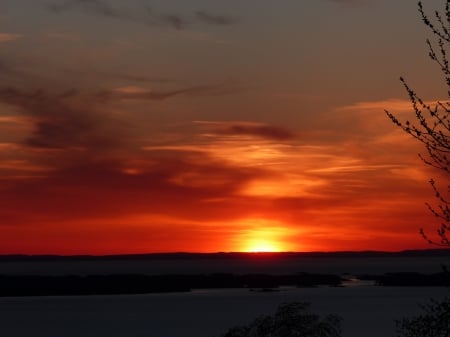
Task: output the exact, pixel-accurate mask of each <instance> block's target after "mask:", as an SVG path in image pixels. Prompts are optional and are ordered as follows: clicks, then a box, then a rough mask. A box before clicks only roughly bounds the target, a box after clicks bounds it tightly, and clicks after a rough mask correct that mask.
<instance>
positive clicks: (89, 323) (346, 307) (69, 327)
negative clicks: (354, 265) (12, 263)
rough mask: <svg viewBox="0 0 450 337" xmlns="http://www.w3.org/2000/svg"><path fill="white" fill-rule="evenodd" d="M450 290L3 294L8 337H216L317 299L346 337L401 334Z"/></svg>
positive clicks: (3, 330)
mask: <svg viewBox="0 0 450 337" xmlns="http://www.w3.org/2000/svg"><path fill="white" fill-rule="evenodd" d="M448 294H449V290H448V289H447V288H430V287H423V288H390V287H376V286H360V287H348V288H307V289H297V288H285V289H282V290H281V291H279V292H273V293H257V292H250V291H248V290H246V289H219V290H196V291H193V292H190V293H170V294H148V295H113V296H77V297H65V296H60V297H23V298H1V299H0V336H2V337H214V336H220V334H221V333H223V332H225V331H226V330H227V329H228V328H230V327H232V326H234V325H237V324H242V323H246V322H248V321H250V320H252V319H253V318H255V317H256V316H257V315H259V314H263V313H265V314H268V313H273V312H274V311H275V309H276V307H277V305H278V304H280V303H283V302H291V301H307V302H311V303H312V308H311V310H312V311H314V312H317V313H320V314H328V313H334V314H339V315H341V316H342V317H343V318H344V323H343V332H344V333H343V336H344V337H362V336H364V337H386V336H394V331H395V325H394V319H398V318H401V317H404V316H408V315H414V314H417V313H418V312H419V311H420V310H419V307H418V306H417V304H418V303H424V302H426V301H427V300H428V299H429V298H430V297H435V298H442V296H445V295H448Z"/></svg>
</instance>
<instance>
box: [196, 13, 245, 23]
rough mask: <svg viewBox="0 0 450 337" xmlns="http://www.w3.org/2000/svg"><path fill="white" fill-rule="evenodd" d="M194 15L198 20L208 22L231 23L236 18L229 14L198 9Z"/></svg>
mask: <svg viewBox="0 0 450 337" xmlns="http://www.w3.org/2000/svg"><path fill="white" fill-rule="evenodd" d="M195 15H196V17H197V18H198V19H199V20H200V21H202V22H205V23H208V24H216V25H231V24H234V23H236V19H234V18H232V17H230V16H226V15H217V14H212V13H208V12H206V11H198V12H196V13H195Z"/></svg>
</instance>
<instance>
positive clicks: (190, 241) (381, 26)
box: [0, 0, 447, 255]
mask: <svg viewBox="0 0 450 337" xmlns="http://www.w3.org/2000/svg"><path fill="white" fill-rule="evenodd" d="M444 2H445V1H440V0H425V1H424V7H425V9H426V10H428V11H429V12H431V13H432V12H433V11H434V10H435V9H442V8H443V5H444ZM427 37H431V35H430V32H429V31H427V28H426V27H425V26H424V25H423V23H422V22H421V20H420V16H419V13H418V11H417V4H416V2H415V1H410V0H399V1H391V0H301V1H298V0H282V1H275V0H258V1H256V0H246V1H242V0H239V1H238V0H227V1H218V0H189V1H185V0H166V1H162V0H129V1H121V0H36V1H30V0H2V1H1V2H0V50H1V53H0V254H16V253H20V254H69V255H70V254H124V253H147V252H174V251H177V252H178V251H184V252H218V251H222V252H227V251H260V250H267V251H272V250H273V251H341V250H346V251H348V250H387V251H396V250H403V249H416V248H430V246H429V245H427V243H426V242H425V241H424V240H423V239H422V238H421V237H420V235H419V234H418V231H419V228H421V227H424V228H425V229H426V230H427V231H429V232H430V233H432V232H433V231H434V229H435V227H436V222H435V221H434V219H433V217H432V216H431V215H430V213H429V211H428V210H427V208H426V206H425V203H426V202H427V201H429V202H432V201H433V193H432V190H431V188H430V186H429V184H428V181H429V179H430V178H432V177H434V178H436V177H437V176H436V175H437V173H436V172H433V171H432V170H431V169H430V168H427V167H426V166H425V165H424V164H423V163H422V162H421V161H420V159H419V158H418V156H417V154H418V153H419V152H421V150H422V149H421V147H420V145H418V144H416V143H415V142H414V141H413V140H412V139H410V138H408V136H407V135H405V134H403V133H402V131H401V130H399V129H398V128H396V127H395V126H394V125H393V124H392V122H391V121H390V120H389V119H388V118H387V116H386V114H385V112H384V110H385V109H387V110H389V111H390V112H392V113H394V114H396V115H397V116H399V118H402V119H403V118H404V119H408V118H413V117H412V113H413V112H412V109H411V104H410V102H409V100H408V95H407V93H406V91H405V89H404V88H403V86H402V84H401V82H400V81H399V77H400V76H404V77H405V78H406V80H407V81H408V83H409V84H410V85H411V86H412V87H413V88H414V89H415V90H416V91H417V92H418V93H419V94H420V95H421V96H422V97H423V98H424V99H425V100H429V101H430V102H432V101H434V100H439V99H441V100H442V99H446V97H447V96H446V91H445V90H446V88H445V86H443V84H445V83H444V82H443V81H442V80H441V77H440V73H439V70H438V69H437V68H436V67H435V65H434V64H433V63H432V62H431V61H430V60H429V59H428V57H427V54H428V51H427V47H426V44H425V40H426V38H427Z"/></svg>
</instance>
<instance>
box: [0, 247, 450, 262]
mask: <svg viewBox="0 0 450 337" xmlns="http://www.w3.org/2000/svg"><path fill="white" fill-rule="evenodd" d="M448 256H450V249H449V248H446V249H427V250H405V251H400V252H383V251H358V252H352V251H342V252H280V253H265V252H261V253H241V252H230V253H224V252H219V253H184V252H177V253H150V254H125V255H25V254H15V255H0V262H2V261H71V260H72V261H106V260H202V259H217V260H220V259H238V260H240V259H244V260H245V259H255V258H265V259H277V258H299V257H354V258H360V257H361V258H366V257H448Z"/></svg>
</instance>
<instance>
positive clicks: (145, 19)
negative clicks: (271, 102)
mask: <svg viewBox="0 0 450 337" xmlns="http://www.w3.org/2000/svg"><path fill="white" fill-rule="evenodd" d="M47 7H48V9H49V10H50V11H52V12H54V13H62V12H66V11H70V10H82V11H84V12H86V13H87V14H91V15H96V16H101V17H106V18H112V19H120V20H124V21H133V22H137V23H143V24H147V25H151V26H153V25H165V26H171V27H173V28H175V29H183V28H185V27H186V26H188V25H190V24H193V23H204V24H209V25H230V24H234V23H235V22H236V19H234V18H233V17H231V16H227V15H220V14H213V13H209V12H207V11H204V10H199V11H197V12H195V13H194V14H193V15H184V14H179V13H174V12H160V11H157V10H155V9H154V8H153V7H152V6H150V5H145V6H143V7H142V8H141V9H140V10H139V11H136V10H132V9H131V8H129V7H115V6H113V5H111V4H110V3H109V2H108V1H106V0H67V1H65V2H62V3H53V4H50V5H48V6H47Z"/></svg>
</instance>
